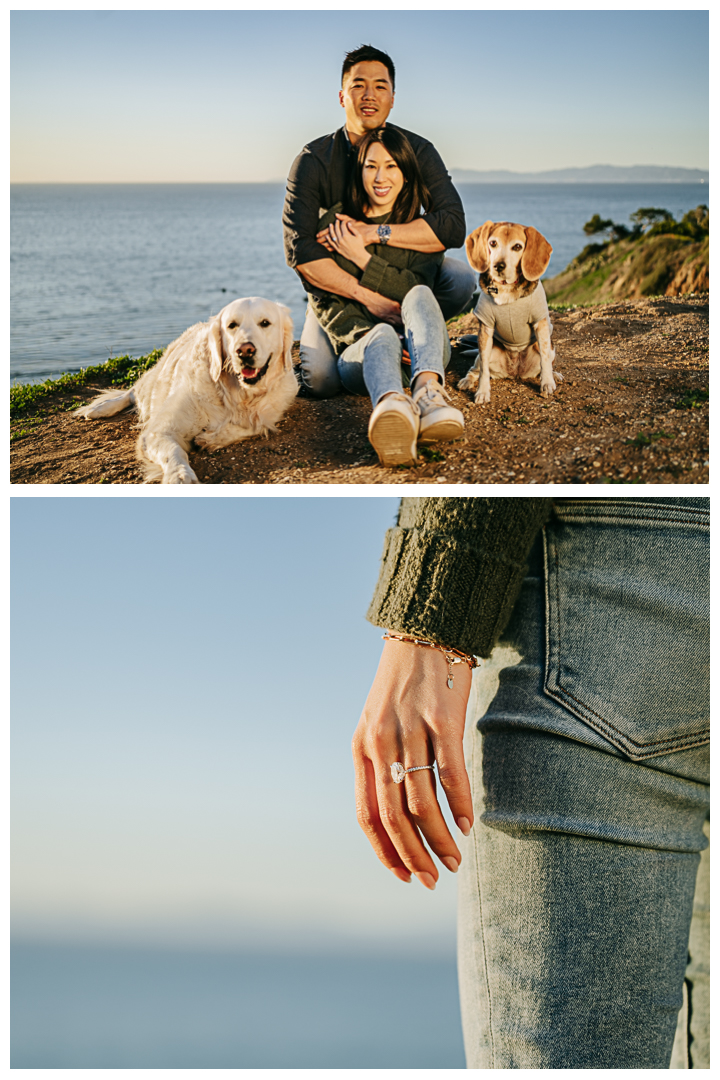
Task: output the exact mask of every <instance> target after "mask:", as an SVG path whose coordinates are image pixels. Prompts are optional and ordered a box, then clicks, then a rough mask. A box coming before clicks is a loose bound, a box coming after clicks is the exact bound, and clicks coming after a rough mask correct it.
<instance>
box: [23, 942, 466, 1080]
mask: <svg viewBox="0 0 720 1080" xmlns="http://www.w3.org/2000/svg"><path fill="white" fill-rule="evenodd" d="M459 1008H460V1007H459V1001H458V990H457V977H456V970H455V961H454V959H452V958H447V959H436V958H432V957H429V958H423V957H422V956H419V957H417V958H416V959H407V958H395V957H387V956H386V957H381V956H359V955H342V954H339V955H315V954H312V953H308V954H307V955H293V956H282V955H278V954H262V953H239V952H238V953H233V952H228V953H220V952H215V953H211V952H200V951H197V952H193V951H191V950H185V951H179V950H171V949H160V948H156V949H152V948H140V947H134V948H130V947H127V946H126V947H121V946H115V947H112V946H99V945H94V946H93V945H85V946H81V945H58V944H55V945H51V944H42V943H39V942H34V943H32V942H15V943H14V944H13V946H12V949H11V1035H10V1053H11V1068H13V1069H272V1068H274V1069H464V1068H465V1056H464V1052H463V1046H462V1034H461V1029H460V1013H459Z"/></svg>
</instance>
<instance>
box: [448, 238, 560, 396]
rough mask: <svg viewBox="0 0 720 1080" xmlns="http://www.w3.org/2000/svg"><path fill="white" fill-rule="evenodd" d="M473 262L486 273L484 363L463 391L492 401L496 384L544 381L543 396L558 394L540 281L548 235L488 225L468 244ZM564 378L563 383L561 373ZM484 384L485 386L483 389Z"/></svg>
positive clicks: (481, 312)
mask: <svg viewBox="0 0 720 1080" xmlns="http://www.w3.org/2000/svg"><path fill="white" fill-rule="evenodd" d="M465 250H466V251H467V257H468V262H469V263H470V265H471V266H472V267H474V269H475V270H478V271H479V273H480V290H481V291H480V298H479V300H478V302H477V306H476V308H475V312H474V314H475V315H476V316H477V319H478V322H479V324H480V325H479V331H478V358H477V360H476V361H475V364H474V366H473V367H472V368H471V369H470V371H468V373H467V375H466V376H465V378H464V379H461V380H460V382H459V383H458V388H459V389H460V390H476V391H477V392H476V394H475V402H476V404H478V405H480V404H483V403H484V402H488V401H490V379H491V377H492V378H495V379H512V378H514V379H536V378H538V376H539V378H540V392H541V393H542V394H543V396H544V397H550V395H551V394H552V393H553V392H554V391H555V388H556V387H555V379H554V378H553V361H554V359H555V350H554V348H553V346H552V323H551V322H550V313H549V311H548V306H547V298H546V296H545V290H544V289H543V287H542V284H541V282H540V278H541V277H542V275H543V274H544V273H545V271H546V270H547V268H548V263H549V262H550V256H551V254H552V247H551V246H550V244H549V243H548V242H547V240H546V239H545V237H544V236H543V235H542V233H539V232H538V231H537V229H533V228H532V227H529V226H527V227H526V226H525V225H515V224H513V223H511V222H509V221H500V222H495V221H486V222H485V224H484V225H481V226H480V228H478V229H475V231H474V232H473V233H471V234H470V236H468V238H467V240H466V241H465ZM557 377H558V379H561V378H562V375H560V373H559V372H558V373H557ZM478 384H479V385H478Z"/></svg>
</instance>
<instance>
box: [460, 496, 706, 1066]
mask: <svg viewBox="0 0 720 1080" xmlns="http://www.w3.org/2000/svg"><path fill="white" fill-rule="evenodd" d="M708 503H709V500H707V499H704V500H703V499H685V500H683V499H652V498H648V499H601V498H598V499H558V500H556V503H555V512H554V516H553V518H552V519H551V521H550V522H549V523H548V525H547V526H546V528H545V529H544V532H543V535H542V536H541V538H540V539H539V540H538V542H537V543H536V544H535V546H534V548H533V551H532V552H531V555H530V559H529V571H528V574H527V576H526V578H525V581H524V583H523V587H522V590H521V593H520V596H519V599H518V602H517V603H516V605H515V608H514V610H513V614H512V617H511V619H510V622H509V624H508V626H507V629H506V630H505V632H504V634H503V636H502V638H501V640H500V642H499V644H498V647H497V648H496V649H495V650H494V652H493V655H492V657H491V658H490V660H489V661H486V662H485V663H484V664H483V665H482V667H481V668H479V669H478V670H476V672H475V673H474V674H475V679H474V682H473V695H472V697H471V701H470V707H469V709H468V726H467V730H466V757H467V765H468V772H469V774H470V779H471V784H472V787H473V798H474V802H475V826H474V828H473V831H472V833H471V835H470V837H468V838H467V840H461V845H462V847H461V850H462V851H463V862H462V865H461V868H460V880H459V927H458V945H459V949H458V951H459V974H460V992H461V1005H462V1019H463V1032H464V1038H465V1049H466V1057H467V1064H468V1067H469V1068H491V1069H567V1068H577V1069H602V1068H606V1069H639V1068H654V1069H667V1068H668V1067H670V1065H671V1059H672V1067H676V1068H685V1067H694V1068H709V1049H708V1011H707V1007H708V980H709V959H708V945H707V889H708V881H709V872H708V858H709V855H708V851H707V848H708V836H709V827H708V821H709V752H708V745H707V744H708V739H709V732H708V717H709V704H708V689H707V682H708V668H709V658H708V612H709V582H708V542H709V506H708ZM701 853H702V860H703V864H702V869H701V872H700V874H699V875H698V866H699V865H700V863H701ZM696 880H697V889H696ZM693 903H695V913H694V914H693ZM691 923H692V925H691ZM679 1013H680V1022H678V1016H679Z"/></svg>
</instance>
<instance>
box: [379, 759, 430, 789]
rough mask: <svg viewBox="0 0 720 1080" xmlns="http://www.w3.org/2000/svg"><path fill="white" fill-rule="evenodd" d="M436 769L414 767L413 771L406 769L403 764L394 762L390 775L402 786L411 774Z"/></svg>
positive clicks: (427, 766) (424, 766)
mask: <svg viewBox="0 0 720 1080" xmlns="http://www.w3.org/2000/svg"><path fill="white" fill-rule="evenodd" d="M434 767H435V766H434V765H413V767H412V768H411V769H406V768H405V766H404V765H403V764H402V763H401V762H399V761H394V762H393V764H392V765H391V766H390V775H391V776H392V778H393V780H394V781H395V783H396V784H402V782H403V780H404V779H405V777H406V776H407V774H408V773H409V772H418V771H419V770H420V769H433V768H434Z"/></svg>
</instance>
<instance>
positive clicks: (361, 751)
mask: <svg viewBox="0 0 720 1080" xmlns="http://www.w3.org/2000/svg"><path fill="white" fill-rule="evenodd" d="M453 681H454V683H455V686H454V688H453V689H452V690H450V689H449V688H448V685H447V664H446V662H445V658H444V657H443V656H442V654H441V653H439V652H438V651H437V650H436V649H427V648H422V647H419V646H415V645H411V644H408V643H407V642H403V641H392V640H391V641H386V642H385V648H384V650H383V654H382V657H381V658H380V665H379V667H378V671H377V675H376V676H375V681H374V682H373V685H372V687H371V689H370V693H369V694H368V699H367V701H366V702H365V708H364V709H363V713H362V716H361V718H360V723H359V724H358V726H357V730H356V732H355V735H354V737H353V759H354V761H355V792H356V802H357V816H358V821H359V822H360V826H361V828H362V830H363V832H364V833H365V835H366V836H367V838H368V840H369V841H370V843H371V844H372V846H373V848H374V850H375V854H376V855H377V857H378V858H379V859H380V861H381V862H382V863H383V865H385V866H386V867H387V868H388V870H391V871H392V872H393V874H395V876H396V877H398V878H400V880H401V881H410V879H411V875H412V874H415V875H416V877H417V878H418V880H419V881H421V882H422V884H423V885H425V887H426V888H428V889H434V888H435V883H436V882H437V879H438V876H439V875H438V871H437V868H436V866H435V864H434V862H433V860H432V858H431V857H430V853H429V851H428V850H427V848H426V847H425V844H424V843H423V837H424V838H425V841H426V842H427V845H428V847H429V848H430V849H431V850H432V851H434V852H435V854H436V855H437V856H438V858H439V859H440V860H441V861H442V862H443V863H444V864H445V866H447V868H448V869H449V870H452V871H453V872H455V871H456V870H457V868H458V866H459V865H460V860H461V855H460V851H459V849H458V846H457V844H456V843H455V841H454V840H453V838H452V835H451V834H450V831H449V829H448V827H447V825H446V823H445V819H444V818H443V815H442V811H441V809H440V804H439V803H438V800H437V792H436V788H435V774H434V772H430V771H429V770H428V769H423V770H421V771H420V772H414V773H409V774H408V775H407V776H406V778H405V780H403V782H402V783H401V784H395V783H394V782H393V780H392V778H391V775H390V766H391V765H392V763H393V762H394V761H399V762H401V764H403V765H404V766H405V768H406V769H407V768H410V767H412V766H413V765H432V764H433V762H434V761H437V766H438V775H439V777H440V783H441V784H442V786H443V788H444V790H445V794H446V796H447V800H448V803H449V805H450V811H451V813H452V815H453V817H454V818H455V822H456V823H457V825H458V828H459V829H460V830H461V832H463V833H464V834H465V835H467V834H468V833H469V832H470V829H471V827H472V823H473V806H472V795H471V792H470V781H469V780H468V775H467V771H466V769H465V759H464V756H463V731H464V729H465V711H466V709H467V702H468V697H469V694H470V685H471V673H470V670H469V668H468V667H466V665H465V664H458V665H457V666H456V667H454V668H453Z"/></svg>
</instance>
